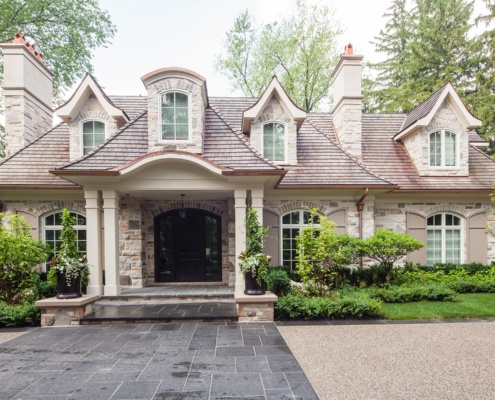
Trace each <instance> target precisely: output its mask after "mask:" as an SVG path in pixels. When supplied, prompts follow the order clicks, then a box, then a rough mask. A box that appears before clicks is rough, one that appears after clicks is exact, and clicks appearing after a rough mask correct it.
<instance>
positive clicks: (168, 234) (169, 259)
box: [154, 208, 222, 282]
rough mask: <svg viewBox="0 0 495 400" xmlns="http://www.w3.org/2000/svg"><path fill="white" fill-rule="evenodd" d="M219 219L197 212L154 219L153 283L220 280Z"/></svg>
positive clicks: (220, 227) (220, 233)
mask: <svg viewBox="0 0 495 400" xmlns="http://www.w3.org/2000/svg"><path fill="white" fill-rule="evenodd" d="M221 225H222V224H221V218H220V217H219V216H218V215H215V214H212V213H210V212H207V211H203V210H199V209H196V208H187V209H180V210H173V211H168V212H165V213H163V214H160V215H157V216H156V217H155V220H154V226H155V281H156V282H218V281H221V280H222V237H221V236H222V226H221Z"/></svg>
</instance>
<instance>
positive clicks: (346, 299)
mask: <svg viewBox="0 0 495 400" xmlns="http://www.w3.org/2000/svg"><path fill="white" fill-rule="evenodd" d="M380 304H381V303H380V301H378V300H375V299H372V298H370V297H368V296H367V295H366V294H364V293H360V294H357V293H353V294H350V295H344V296H341V295H338V294H334V295H329V296H325V297H311V296H307V295H304V294H301V293H290V294H288V295H287V296H284V297H281V298H279V299H278V301H277V303H275V315H276V318H277V319H284V318H295V319H318V318H326V319H328V318H330V319H333V318H346V317H358V318H362V317H368V316H373V315H377V314H378V312H379V310H380Z"/></svg>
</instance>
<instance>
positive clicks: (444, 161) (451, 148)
mask: <svg viewBox="0 0 495 400" xmlns="http://www.w3.org/2000/svg"><path fill="white" fill-rule="evenodd" d="M456 165H457V136H456V134H455V133H454V132H451V131H448V130H445V129H442V130H439V131H435V132H432V133H430V166H432V167H455V166H456Z"/></svg>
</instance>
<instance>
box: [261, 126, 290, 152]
mask: <svg viewBox="0 0 495 400" xmlns="http://www.w3.org/2000/svg"><path fill="white" fill-rule="evenodd" d="M285 142H286V138H285V125H284V124H281V123H279V122H269V123H267V124H264V125H263V155H264V156H265V157H266V158H268V159H269V160H272V161H285V146H286V143H285Z"/></svg>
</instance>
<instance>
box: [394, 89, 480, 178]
mask: <svg viewBox="0 0 495 400" xmlns="http://www.w3.org/2000/svg"><path fill="white" fill-rule="evenodd" d="M480 126H481V121H480V120H479V119H477V118H476V117H474V116H473V115H472V114H471V113H470V112H469V110H468V109H467V108H466V105H465V104H464V103H463V101H462V100H461V98H460V97H459V95H458V94H457V92H456V91H455V89H454V88H453V86H452V84H450V83H447V84H445V85H444V86H442V87H441V88H440V89H439V90H438V91H436V92H435V93H434V94H433V95H431V96H430V97H429V98H428V99H427V100H425V101H424V102H423V103H421V104H420V105H419V106H418V107H416V108H415V109H414V110H412V111H411V112H410V113H409V114H408V115H407V117H406V118H405V120H404V123H403V125H402V128H401V131H400V132H399V133H398V134H397V135H396V136H395V140H397V141H401V142H402V143H403V144H404V146H405V148H406V150H407V152H408V153H409V155H410V157H411V159H412V160H413V162H414V164H415V166H416V168H417V170H418V172H419V174H420V175H422V176H469V132H470V131H471V130H473V129H475V128H478V127H480Z"/></svg>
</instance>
